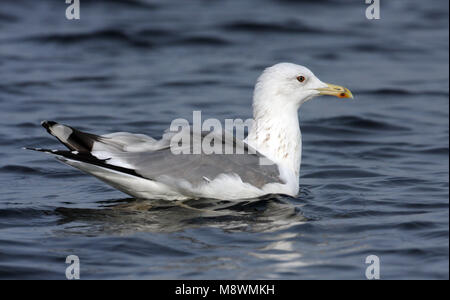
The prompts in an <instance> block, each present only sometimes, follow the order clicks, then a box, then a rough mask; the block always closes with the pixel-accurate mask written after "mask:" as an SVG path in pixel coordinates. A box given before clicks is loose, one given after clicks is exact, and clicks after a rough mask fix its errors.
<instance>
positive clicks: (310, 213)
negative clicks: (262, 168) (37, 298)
mask: <svg viewBox="0 0 450 300" xmlns="http://www.w3.org/2000/svg"><path fill="white" fill-rule="evenodd" d="M381 4H382V6H381V19H380V20H377V21H369V20H367V19H366V18H365V8H366V5H365V4H364V1H344V0H328V1H320V2H319V1H317V2H316V1H303V2H301V1H287V0H286V1H274V0H258V1H257V0H253V1H238V0H235V1H232V0H229V1H199V0H195V1H181V0H178V1H162V0H160V1H143V0H128V1H125V0H115V1H106V0H105V1H88V0H81V19H80V20H79V21H68V20H66V19H65V9H66V5H65V3H64V1H59V0H58V1H56V0H55V1H32V0H21V1H12V0H11V1H2V4H1V6H0V70H1V72H0V144H1V157H2V159H1V161H0V186H1V190H0V278H1V279H13V278H23V279H65V268H66V267H67V265H66V264H65V258H66V256H68V255H72V254H73V255H77V256H79V258H80V264H81V278H82V279H116V278H120V279H124V278H126V279H128V278H131V279H137V278H142V279H144V278H145V279H179V278H183V279H365V275H364V274H365V269H366V267H367V265H366V264H365V259H366V257H367V256H368V255H377V256H378V257H379V258H380V264H381V274H380V275H381V278H382V279H448V278H449V275H448V263H449V248H448V245H449V231H448V229H449V206H448V205H449V201H448V196H449V185H448V183H449V169H448V162H449V161H448V158H449V129H448V128H449V113H448V111H449V84H448V80H449V68H448V67H449V56H448V50H449V41H448V39H449V31H448V12H449V9H448V1H444V0H442V1H419V0H415V1H383V0H382V1H381ZM281 61H289V62H294V63H298V64H302V65H305V66H307V67H309V68H310V69H311V70H312V71H313V72H314V73H315V74H316V75H317V76H318V77H319V78H320V79H321V80H323V81H325V82H332V83H336V84H340V85H344V86H346V87H348V88H350V90H352V92H353V94H354V95H355V99H354V100H343V99H337V98H332V97H321V98H317V99H315V100H313V101H310V102H308V103H307V104H305V105H304V106H302V108H301V111H300V113H299V114H300V122H301V128H302V133H303V158H302V166H301V179H300V190H301V192H300V195H299V196H298V197H296V198H293V197H286V196H267V197H264V198H262V199H255V200H253V201H240V202H229V201H217V200H208V199H202V200H195V201H194V200H193V201H188V203H187V204H188V205H190V206H192V207H195V208H201V209H203V210H208V211H209V212H204V211H201V210H194V209H189V208H185V207H180V206H178V205H174V204H173V203H171V202H167V201H162V200H161V201H144V200H138V199H132V198H129V197H128V196H126V195H124V194H122V193H120V192H118V191H116V190H114V189H112V188H110V187H108V186H106V185H104V184H103V183H101V182H99V181H97V180H96V179H94V178H92V177H90V176H87V175H84V174H82V173H80V172H78V171H77V170H75V169H71V168H69V167H67V166H65V165H62V164H59V163H58V162H57V161H55V160H54V159H52V158H51V157H50V156H48V155H44V154H41V153H34V152H29V151H25V150H21V147H23V146H32V147H33V146H34V147H49V148H55V147H60V145H59V144H58V142H57V141H56V140H55V139H54V138H52V137H51V136H49V135H48V134H47V133H46V132H45V130H44V129H43V128H42V127H40V126H39V122H40V121H41V120H43V119H49V120H55V121H59V122H62V123H65V124H70V125H72V126H74V127H77V128H80V129H82V130H86V131H90V132H93V133H97V134H103V133H108V132H114V131H129V132H136V133H146V134H148V135H152V136H154V137H158V136H160V135H161V133H162V131H163V130H164V129H165V128H167V127H168V126H169V124H170V122H171V120H173V119H175V118H180V117H182V118H186V119H191V118H192V111H193V110H202V113H203V117H204V118H208V117H216V118H219V119H225V118H236V117H238V118H248V117H250V116H251V94H252V88H253V85H254V83H255V80H256V78H257V76H258V75H259V73H260V72H261V71H262V70H263V69H264V68H265V67H267V66H270V65H272V64H274V63H276V62H281Z"/></svg>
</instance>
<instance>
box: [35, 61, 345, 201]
mask: <svg viewBox="0 0 450 300" xmlns="http://www.w3.org/2000/svg"><path fill="white" fill-rule="evenodd" d="M320 95H330V96H336V97H338V98H353V95H352V93H351V92H350V91H349V90H348V89H347V88H344V87H341V86H338V85H333V84H329V83H324V82H322V81H320V80H319V79H318V78H317V77H316V76H315V75H314V74H313V73H312V72H311V71H310V70H309V69H308V68H306V67H304V66H300V65H296V64H292V63H278V64H276V65H273V66H271V67H268V68H266V69H265V70H264V71H263V73H262V74H261V75H260V76H259V78H258V80H257V82H256V85H255V89H254V92H253V126H252V127H251V128H250V129H249V133H248V136H247V138H246V139H245V140H240V139H238V138H236V137H233V138H222V137H221V136H218V138H220V139H219V141H220V142H221V143H222V144H221V146H222V149H223V147H225V148H226V147H229V148H230V147H231V149H236V151H235V152H233V153H232V154H223V153H209V154H206V153H204V152H201V153H199V154H183V153H181V154H180V153H174V151H173V149H172V146H173V144H172V143H171V140H172V139H173V138H174V136H175V135H177V134H178V135H180V134H181V135H182V136H183V135H186V137H187V138H192V143H191V144H189V147H195V145H198V144H199V143H202V141H203V139H204V138H205V137H206V136H207V135H206V134H204V133H203V132H202V133H201V135H200V138H195V133H193V132H192V130H190V131H185V130H184V131H182V132H181V133H180V132H177V133H174V132H173V131H166V132H165V133H164V135H163V136H162V138H161V139H159V140H156V139H154V138H152V137H150V136H147V135H143V134H133V133H127V132H116V133H110V134H105V135H96V134H91V133H85V132H82V131H79V130H77V129H75V128H73V127H70V126H67V125H63V124H59V123H56V122H54V121H43V122H42V123H41V125H42V126H43V127H44V128H45V129H46V130H47V132H48V133H49V134H51V135H53V136H54V137H56V138H57V139H58V140H59V141H60V142H61V143H62V144H63V145H65V146H66V147H67V148H68V149H69V150H50V149H41V148H27V149H30V150H35V151H41V152H46V153H50V154H52V155H54V156H55V157H56V158H57V159H58V160H59V161H60V162H63V163H65V164H67V165H70V166H72V167H75V168H77V169H79V170H81V171H83V172H85V173H88V174H90V175H93V176H95V177H97V178H98V179H100V180H101V181H103V182H105V183H107V184H109V185H111V186H112V187H114V188H116V189H118V190H120V191H122V192H124V193H126V194H129V195H131V196H133V197H136V198H143V199H164V200H185V199H199V198H213V199H220V200H237V199H248V198H256V197H260V196H263V195H266V194H285V195H289V196H296V195H297V194H298V192H299V174H300V163H301V154H302V153H301V152H302V139H301V132H300V127H299V120H298V109H299V108H300V106H301V105H302V104H303V103H305V102H307V101H309V100H311V99H313V98H315V97H317V96H320ZM213 134H216V135H220V134H217V133H213ZM214 141H216V140H214ZM192 144H194V145H192ZM237 150H241V152H239V151H237Z"/></svg>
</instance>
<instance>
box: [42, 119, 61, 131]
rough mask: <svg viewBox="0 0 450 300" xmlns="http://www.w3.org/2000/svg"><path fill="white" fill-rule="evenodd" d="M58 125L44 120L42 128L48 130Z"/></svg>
mask: <svg viewBox="0 0 450 300" xmlns="http://www.w3.org/2000/svg"><path fill="white" fill-rule="evenodd" d="M56 124H58V123H56V122H55V121H47V120H44V121H42V122H41V125H42V127H44V128H45V129H47V130H48V129H49V128H50V127H52V126H55V125H56Z"/></svg>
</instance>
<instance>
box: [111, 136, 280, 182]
mask: <svg viewBox="0 0 450 300" xmlns="http://www.w3.org/2000/svg"><path fill="white" fill-rule="evenodd" d="M189 134H190V135H191V141H192V143H191V144H190V145H189V148H190V150H191V151H189V153H190V154H189V153H188V154H186V153H185V154H183V153H179V154H176V153H174V151H172V150H173V149H172V148H171V147H170V145H167V146H166V147H165V148H163V149H159V150H156V151H143V152H120V153H114V154H112V156H113V159H112V160H111V163H117V164H118V165H121V164H123V165H125V166H130V167H132V168H133V169H134V171H135V172H136V173H137V174H139V175H141V176H143V177H145V178H149V179H152V180H158V178H161V177H162V176H167V177H170V178H173V179H182V180H186V181H187V182H189V183H191V184H192V185H199V184H201V183H204V182H205V181H211V180H214V179H215V178H216V177H217V176H219V175H220V174H237V175H238V176H239V177H240V178H241V179H242V181H243V182H246V183H249V184H251V185H253V186H255V187H258V188H261V187H262V186H264V185H265V184H267V183H272V182H277V183H283V182H282V181H281V179H280V173H279V170H278V166H277V165H276V164H268V163H267V162H268V159H267V158H265V157H264V156H263V155H261V154H260V153H258V152H257V151H254V150H253V149H251V148H250V147H249V146H248V145H247V144H245V143H244V142H242V141H240V140H237V139H235V138H225V139H224V140H223V141H220V140H219V141H217V140H215V141H214V142H219V143H221V144H222V150H224V151H223V152H221V153H228V152H225V149H227V148H228V149H230V148H231V149H233V150H234V154H205V153H204V152H203V151H201V152H200V153H199V154H193V150H192V149H193V148H194V147H195V146H194V145H195V144H197V143H199V142H200V141H203V140H204V138H207V136H208V134H209V135H211V133H201V135H200V136H199V137H198V138H193V137H192V135H193V133H192V132H190V133H189ZM219 135H220V134H219ZM222 136H223V135H222ZM210 137H211V136H210ZM236 153H241V154H236Z"/></svg>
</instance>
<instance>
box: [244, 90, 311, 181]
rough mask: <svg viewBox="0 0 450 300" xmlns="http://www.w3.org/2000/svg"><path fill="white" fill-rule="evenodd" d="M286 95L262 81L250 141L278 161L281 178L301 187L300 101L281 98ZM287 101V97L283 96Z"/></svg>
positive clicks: (257, 94)
mask: <svg viewBox="0 0 450 300" xmlns="http://www.w3.org/2000/svg"><path fill="white" fill-rule="evenodd" d="M282 97H284V95H280V94H277V93H276V92H272V91H271V90H270V88H269V87H266V88H264V87H263V85H262V83H261V82H259V83H258V84H257V86H256V88H255V93H254V96H253V118H254V123H253V126H252V128H251V130H250V132H249V135H248V139H247V141H248V143H249V144H250V145H251V146H252V147H254V148H255V149H256V150H257V151H259V152H260V153H261V154H263V155H265V156H266V157H267V158H269V159H270V160H272V161H273V162H275V163H276V164H277V165H278V166H279V169H280V173H281V177H282V179H284V180H285V181H286V182H287V183H288V184H289V185H292V187H293V189H298V183H299V171H300V160H301V147H302V145H301V133H300V127H299V122H298V108H299V103H298V102H294V101H279V99H280V98H282ZM284 100H286V99H284Z"/></svg>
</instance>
